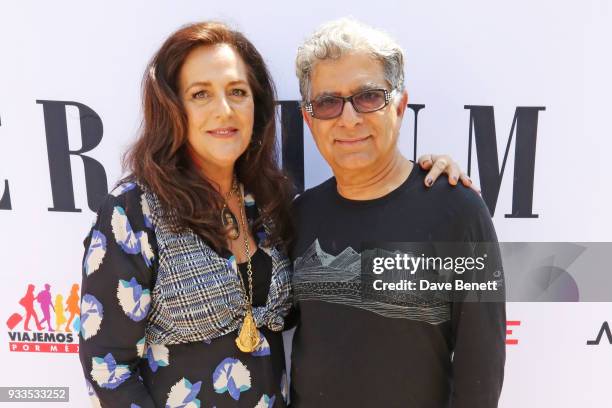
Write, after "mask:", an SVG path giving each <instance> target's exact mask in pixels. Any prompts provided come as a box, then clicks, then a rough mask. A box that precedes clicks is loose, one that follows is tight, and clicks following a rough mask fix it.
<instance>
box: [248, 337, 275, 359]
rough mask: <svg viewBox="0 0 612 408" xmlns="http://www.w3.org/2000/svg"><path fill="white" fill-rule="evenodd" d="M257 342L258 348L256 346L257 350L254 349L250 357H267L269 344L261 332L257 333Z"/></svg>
mask: <svg viewBox="0 0 612 408" xmlns="http://www.w3.org/2000/svg"><path fill="white" fill-rule="evenodd" d="M259 340H260V341H259V346H257V349H255V351H254V352H252V353H251V355H252V356H255V357H263V356H269V355H270V344H269V343H268V340H267V339H266V336H264V335H263V333H262V332H261V331H260V332H259Z"/></svg>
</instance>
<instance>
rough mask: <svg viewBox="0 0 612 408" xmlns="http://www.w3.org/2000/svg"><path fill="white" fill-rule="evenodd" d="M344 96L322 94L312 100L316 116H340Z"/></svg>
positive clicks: (326, 117)
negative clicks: (336, 96)
mask: <svg viewBox="0 0 612 408" xmlns="http://www.w3.org/2000/svg"><path fill="white" fill-rule="evenodd" d="M342 104H343V100H342V98H335V97H333V96H322V97H320V98H317V99H315V100H314V101H313V102H312V111H313V114H314V117H316V118H319V119H329V118H334V117H336V116H339V115H340V113H342Z"/></svg>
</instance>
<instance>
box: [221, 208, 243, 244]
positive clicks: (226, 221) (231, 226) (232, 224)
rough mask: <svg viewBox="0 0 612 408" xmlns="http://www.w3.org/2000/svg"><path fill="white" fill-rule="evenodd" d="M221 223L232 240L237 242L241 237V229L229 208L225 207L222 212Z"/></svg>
mask: <svg viewBox="0 0 612 408" xmlns="http://www.w3.org/2000/svg"><path fill="white" fill-rule="evenodd" d="M221 222H222V223H223V226H224V227H225V230H226V231H227V235H228V236H229V238H230V239H231V240H234V241H235V240H237V239H238V237H239V236H240V228H239V227H238V220H236V216H235V215H234V213H232V212H231V211H230V209H229V208H227V206H223V209H222V210H221Z"/></svg>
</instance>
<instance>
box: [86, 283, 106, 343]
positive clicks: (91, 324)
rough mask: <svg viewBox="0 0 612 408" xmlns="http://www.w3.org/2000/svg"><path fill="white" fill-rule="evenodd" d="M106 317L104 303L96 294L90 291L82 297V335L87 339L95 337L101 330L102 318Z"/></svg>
mask: <svg viewBox="0 0 612 408" xmlns="http://www.w3.org/2000/svg"><path fill="white" fill-rule="evenodd" d="M103 317H104V308H103V307H102V303H100V301H99V300H98V299H96V298H95V296H93V295H90V294H89V293H87V294H85V295H83V298H82V299H81V318H80V319H81V322H80V323H81V324H80V326H81V327H80V329H81V330H80V332H81V336H83V338H84V339H85V340H87V339H89V338H91V337H93V336H95V335H96V333H98V330H100V326H101V325H102V318H103Z"/></svg>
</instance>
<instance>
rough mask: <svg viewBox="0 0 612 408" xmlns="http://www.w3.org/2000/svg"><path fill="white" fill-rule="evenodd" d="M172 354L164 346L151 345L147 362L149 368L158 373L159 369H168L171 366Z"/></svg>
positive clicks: (148, 348) (148, 349)
mask: <svg viewBox="0 0 612 408" xmlns="http://www.w3.org/2000/svg"><path fill="white" fill-rule="evenodd" d="M169 354H170V352H169V351H168V347H166V346H164V345H163V344H150V345H149V346H148V347H147V360H148V361H149V368H150V369H151V371H153V372H156V371H157V369H158V368H159V367H167V366H168V364H170V357H169Z"/></svg>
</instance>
